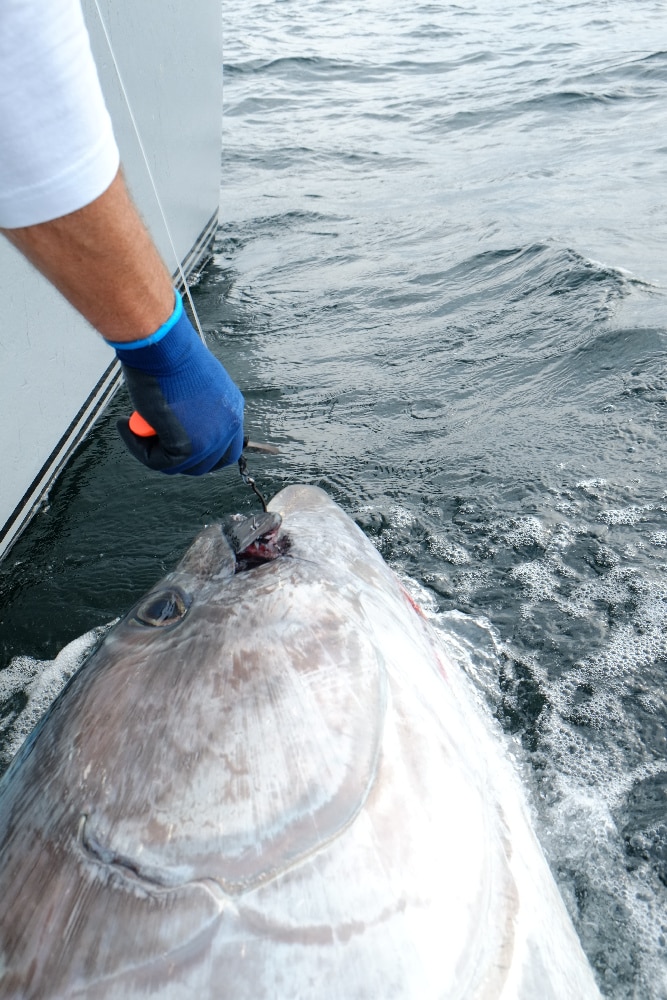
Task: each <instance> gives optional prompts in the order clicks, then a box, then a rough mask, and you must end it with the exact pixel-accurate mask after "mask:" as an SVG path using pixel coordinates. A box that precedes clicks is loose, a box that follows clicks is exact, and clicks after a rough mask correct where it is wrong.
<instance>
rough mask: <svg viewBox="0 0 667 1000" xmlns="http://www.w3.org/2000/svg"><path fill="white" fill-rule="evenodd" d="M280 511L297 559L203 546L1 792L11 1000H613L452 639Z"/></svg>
mask: <svg viewBox="0 0 667 1000" xmlns="http://www.w3.org/2000/svg"><path fill="white" fill-rule="evenodd" d="M269 509H270V511H273V512H275V513H277V514H279V515H280V518H281V519H282V523H281V526H280V528H279V531H278V534H277V535H276V536H275V538H274V543H275V544H274V554H277V557H276V558H256V559H254V560H249V561H246V562H245V563H244V562H243V561H242V560H241V559H239V558H236V557H235V555H234V552H233V550H232V548H231V546H230V544H229V542H228V540H227V538H226V537H225V534H224V533H223V531H222V529H221V528H220V526H211V527H209V528H207V529H205V530H204V532H202V533H201V534H200V535H199V536H198V537H197V539H196V540H195V542H194V543H193V545H192V547H191V548H190V549H189V550H188V552H187V553H186V555H185V556H184V558H183V559H182V561H181V563H180V564H179V566H178V567H177V568H176V570H175V571H174V572H173V573H171V574H169V575H168V576H167V577H166V578H165V579H164V580H162V581H161V582H160V583H159V584H158V585H157V586H156V587H155V588H153V590H152V591H151V592H150V593H149V594H148V595H147V596H146V597H145V598H143V599H142V601H140V602H139V603H138V604H137V605H136V606H135V608H133V609H132V611H130V612H129V614H128V615H127V616H126V617H125V618H124V619H123V620H122V621H121V622H120V623H119V624H118V625H117V626H116V627H115V628H114V629H113V630H112V631H111V632H110V633H109V634H108V636H107V637H106V639H105V640H104V642H103V643H102V644H101V646H100V647H99V648H98V649H97V650H96V651H95V652H94V654H93V655H92V656H91V658H90V659H89V660H88V661H87V663H86V664H85V665H84V666H83V667H82V669H81V670H80V671H79V672H78V673H77V674H76V675H75V676H74V677H73V678H72V680H71V681H70V682H69V684H68V686H67V687H66V688H65V690H64V691H63V693H62V694H61V695H60V697H59V698H58V699H57V701H56V702H55V703H54V705H53V706H52V707H51V709H50V710H49V712H48V713H47V714H46V716H45V717H44V719H43V720H42V722H41V723H40V724H39V726H38V727H37V729H36V730H35V732H34V733H33V734H32V736H31V737H30V738H29V739H28V740H27V741H26V744H24V746H23V748H22V749H21V751H20V752H19V754H18V755H17V757H16V758H15V760H14V762H13V763H12V765H11V767H10V769H9V770H8V772H7V773H6V774H5V776H4V778H3V780H2V782H1V783H0V901H1V903H0V906H1V910H0V997H3V998H5V997H12V998H15V997H16V998H18V997H20V998H25V1000H28V998H31V1000H32V998H40V1000H44V998H51V997H67V998H105V1000H107V998H109V1000H110V998H123V1000H128V998H144V997H160V998H167V1000H186V998H187V1000H191V998H193V997H196V998H198V1000H206V998H221V1000H226V998H230V1000H232V998H233V1000H264V998H266V1000H268V998H271V1000H280V998H285V1000H294V998H310V997H312V998H317V1000H379V998H381V1000H442V998H447V1000H450V998H452V1000H453V998H462V1000H463V998H465V1000H491V998H502V1000H510V998H512V1000H514V998H517V1000H524V998H525V1000H529V998H535V1000H537V998H539V1000H548V998H551V997H553V998H557V1000H566V998H572V1000H575V998H576V1000H586V998H597V997H599V993H598V991H597V987H596V985H595V981H594V978H593V975H592V972H591V970H590V967H589V965H588V963H587V961H586V958H585V956H584V954H583V952H582V950H581V946H580V944H579V941H578V939H577V936H576V933H575V931H574V928H573V926H572V924H571V921H570V919H569V917H568V915H567V912H566V910H565V907H564V904H563V902H562V899H561V897H560V895H559V893H558V890H557V888H556V885H555V883H554V881H553V878H552V876H551V874H550V872H549V869H548V866H547V864H546V862H545V859H544V857H543V855H542V852H541V850H540V847H539V845H538V843H537V841H536V839H535V836H534V833H533V831H532V828H531V825H530V821H529V818H528V814H527V811H526V807H525V804H524V801H523V798H522V796H521V792H520V789H519V787H518V785H517V782H516V779H515V778H514V777H513V775H512V773H511V770H510V768H509V764H507V762H504V763H503V761H502V760H501V759H500V758H501V757H502V754H501V751H500V750H499V745H498V743H497V741H496V740H495V739H494V738H491V737H490V736H489V734H488V732H487V729H486V727H485V724H484V723H483V721H482V720H481V718H480V714H479V711H478V709H477V708H476V706H475V705H474V704H473V701H472V699H471V698H470V696H469V695H468V694H467V693H466V688H465V683H464V682H463V680H462V678H461V677H459V676H458V673H457V670H458V668H457V667H455V666H454V665H453V664H452V663H451V662H450V661H449V660H448V658H447V656H446V653H445V652H444V648H443V646H442V644H441V642H440V641H439V639H438V636H437V634H436V633H435V632H434V630H433V629H432V628H431V626H430V625H429V624H428V622H427V621H426V620H425V618H424V616H423V615H422V614H420V613H419V610H418V609H417V608H416V607H415V606H414V604H413V603H412V602H411V600H410V599H409V597H408V595H407V594H406V592H405V590H404V589H403V587H402V585H401V584H400V582H399V581H398V579H397V578H396V576H395V575H394V574H393V573H392V571H391V570H390V569H389V568H388V567H387V566H386V564H385V563H384V562H383V560H382V559H381V557H380V556H379V554H378V553H377V552H376V550H375V549H374V547H373V546H372V544H371V543H370V542H369V541H368V539H366V538H365V536H364V535H363V533H362V532H361V531H360V530H359V529H358V528H357V526H356V525H355V524H354V523H353V521H352V520H351V519H350V518H349V517H347V515H345V514H344V513H343V511H342V510H341V509H340V508H339V507H337V506H336V505H335V504H334V503H333V502H332V501H331V500H330V499H329V498H328V497H327V496H326V495H325V494H324V493H323V492H322V491H320V490H317V489H315V488H313V487H300V486H299V487H290V488H288V489H286V490H283V491H282V492H281V493H280V494H278V496H277V497H276V498H274V500H273V501H272V502H271V504H270V505H269ZM276 520H277V519H276Z"/></svg>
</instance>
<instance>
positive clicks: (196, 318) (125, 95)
mask: <svg viewBox="0 0 667 1000" xmlns="http://www.w3.org/2000/svg"><path fill="white" fill-rule="evenodd" d="M93 2H94V4H95V9H96V10H97V16H98V17H99V19H100V24H101V26H102V31H103V32H104V38H105V39H106V43H107V48H108V49H109V55H110V56H111V61H112V63H113V67H114V70H115V71H116V77H117V78H118V84H119V86H120V89H121V93H122V95H123V99H124V101H125V106H126V107H127V111H128V114H129V116H130V121H131V122H132V128H133V129H134V134H135V136H136V139H137V143H138V144H139V149H140V151H141V155H142V157H143V161H144V165H145V167H146V172H147V174H148V179H149V180H150V182H151V187H152V188H153V194H154V195H155V201H156V204H157V207H158V209H159V210H160V215H161V216H162V222H163V224H164V228H165V232H166V234H167V239H168V240H169V245H170V247H171V252H172V254H173V255H174V259H175V261H176V267H177V269H178V276H179V278H180V280H181V283H182V285H183V290H184V292H185V296H186V298H187V300H188V303H189V305H190V309H191V310H192V315H193V318H194V321H195V326H196V327H197V332H198V334H199V336H200V337H201V339H202V341H203V342H204V343H206V337H205V336H204V331H203V330H202V327H201V323H200V322H199V316H198V315H197V310H196V309H195V304H194V302H193V301H192V295H191V294H190V288H189V285H188V282H187V279H186V277H185V272H184V270H183V265H182V264H181V259H180V257H179V255H178V253H177V251H176V247H175V245H174V241H173V239H172V236H171V229H170V228H169V223H168V222H167V215H166V213H165V210H164V207H163V205H162V199H161V198H160V194H159V192H158V189H157V185H156V183H155V179H154V177H153V171H152V170H151V167H150V163H149V161H148V156H147V154H146V150H145V148H144V144H143V142H142V139H141V133H140V132H139V126H138V125H137V121H136V119H135V117H134V112H133V111H132V105H131V104H130V98H129V96H128V93H127V90H126V89H125V83H124V82H123V76H122V74H121V71H120V66H119V65H118V61H117V59H116V54H115V52H114V50H113V45H112V44H111V38H110V36H109V32H108V31H107V26H106V23H105V21H104V18H103V17H102V11H101V10H100V5H99V3H98V0H93Z"/></svg>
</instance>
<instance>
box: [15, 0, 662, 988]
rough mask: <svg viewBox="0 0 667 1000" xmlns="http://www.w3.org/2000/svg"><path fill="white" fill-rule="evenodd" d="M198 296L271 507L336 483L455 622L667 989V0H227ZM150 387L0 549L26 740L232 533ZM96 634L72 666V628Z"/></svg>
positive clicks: (630, 971) (505, 729)
mask: <svg viewBox="0 0 667 1000" xmlns="http://www.w3.org/2000/svg"><path fill="white" fill-rule="evenodd" d="M224 20H225V67H224V87H225V112H224V121H223V146H224V153H223V160H222V173H221V178H222V180H221V212H220V218H221V224H220V228H219V232H218V235H217V239H216V242H215V246H214V252H213V256H212V258H211V260H210V261H209V262H208V264H207V265H206V267H205V268H204V269H203V270H202V272H201V273H200V274H199V275H197V276H196V279H195V282H194V287H193V296H194V301H195V305H196V309H197V311H198V314H199V316H200V318H201V322H202V324H203V326H204V329H205V331H206V333H207V337H208V341H209V343H210V345H211V346H212V348H213V349H214V350H215V351H216V353H217V354H218V355H219V356H220V358H221V359H223V361H224V363H225V364H226V366H227V367H228V369H229V371H230V372H231V374H232V375H233V377H234V378H235V379H236V381H237V382H238V383H239V385H240V386H241V387H242V389H243V391H244V393H245V397H246V403H247V410H246V413H247V430H248V432H249V433H250V435H251V437H253V438H257V439H260V440H264V441H270V442H272V443H273V444H276V445H278V446H279V447H280V455H279V456H259V457H252V458H251V460H250V461H251V471H252V473H253V475H254V476H255V478H256V479H257V481H258V483H259V485H260V487H261V488H262V489H263V490H264V491H265V492H266V493H267V494H268V495H271V494H273V493H274V492H276V491H277V490H278V489H280V488H281V487H282V486H284V485H286V484H288V483H296V482H308V483H316V484H318V485H320V486H322V487H324V489H326V490H327V491H328V492H329V493H330V494H331V495H332V496H333V497H334V498H335V499H336V500H337V501H338V502H339V503H341V504H342V506H343V507H344V508H345V509H346V510H347V511H348V512H349V513H350V514H352V516H353V517H355V519H356V520H357V522H358V523H359V524H360V525H361V527H362V528H363V529H364V531H366V532H367V533H368V535H369V536H370V537H371V538H372V539H373V541H374V543H375V544H376V545H377V547H378V549H379V550H380V552H381V553H382V554H383V555H384V557H385V558H386V559H387V560H388V562H389V563H390V564H391V565H392V566H394V567H395V568H396V569H397V570H398V571H399V573H400V574H402V575H403V576H404V577H405V578H406V579H407V580H408V581H410V583H411V585H412V586H413V588H414V591H415V592H416V593H418V594H419V595H420V599H421V600H422V601H423V603H424V604H425V605H426V607H427V610H428V611H429V613H431V614H432V615H434V617H435V618H436V620H437V621H438V623H439V625H440V626H441V627H442V628H443V629H444V630H445V631H446V632H447V633H448V634H449V635H450V636H451V647H452V651H453V654H454V655H456V656H457V657H458V659H459V661H460V662H461V663H462V665H463V666H464V668H465V669H466V670H467V671H468V673H469V674H470V675H471V677H472V678H473V680H474V682H475V684H476V685H477V687H478V690H479V692H480V693H481V696H482V698H483V701H484V704H485V706H486V710H487V711H488V714H489V717H490V719H491V724H493V725H495V726H497V728H498V731H499V733H501V738H502V739H503V740H504V741H505V742H506V743H507V744H508V746H509V748H510V750H511V752H512V754H513V755H514V757H515V760H516V762H517V767H518V768H519V770H520V772H521V774H522V780H523V782H524V783H525V787H526V789H527V792H528V795H529V797H530V800H531V803H532V807H533V809H534V811H535V815H536V827H537V830H538V834H539V837H540V839H541V842H542V844H543V846H544V849H545V851H546V853H547V856H548V858H549V861H550V864H551V866H552V869H553V871H554V873H555V876H556V879H557V881H558V883H559V885H560V887H561V891H562V893H563V896H564V898H565V900H566V903H567V905H568V908H569V910H570V912H571V914H572V917H573V919H574V922H575V925H576V927H577V929H578V932H579V934H580V936H581V940H582V942H583V945H584V948H585V950H586V953H587V954H588V956H589V958H590V960H591V962H592V964H593V966H594V969H595V971H596V974H597V977H598V981H599V983H600V987H601V989H602V992H603V994H604V995H605V997H609V998H617V1000H620V998H628V997H632V998H638V1000H657V998H665V997H667V960H666V937H667V905H666V904H667V764H666V757H667V704H666V697H665V675H666V665H667V481H666V479H665V454H666V447H667V445H666V441H665V435H666V431H667V375H666V373H665V356H666V351H667V294H666V290H667V132H666V130H665V124H666V123H667V5H665V3H664V0H660V2H650V0H633V2H632V3H631V4H629V3H627V2H620V0H604V2H602V0H587V2H585V3H580V2H565V0H548V2H547V0H523V2H522V0H511V2H508V3H500V2H499V0H471V2H469V3H466V4H465V5H458V4H450V3H437V2H434V3H414V4H405V3H398V2H396V0H366V2H365V3H363V4H360V3H355V2H352V0H338V2H337V3H332V2H330V0H329V2H325V0H265V2H259V0H246V2H244V3H241V2H240V0H227V2H226V3H225V4H224ZM128 407H129V404H128V400H127V398H126V397H125V395H124V393H121V394H119V395H118V396H117V397H116V399H115V400H114V402H113V404H112V405H111V407H110V409H109V410H108V411H107V414H106V415H105V417H104V418H103V419H102V420H101V422H100V423H99V425H98V426H97V428H96V429H95V431H94V433H92V434H91V435H90V437H89V438H88V439H87V441H86V442H85V443H84V444H83V446H82V447H81V448H80V449H79V451H78V453H77V454H76V456H75V458H74V460H73V461H72V462H71V464H70V466H69V468H68V469H67V470H66V472H65V474H64V475H63V476H62V478H61V479H60V480H59V482H58V483H57V485H56V486H55V487H54V489H53V490H52V493H51V496H50V498H49V503H48V505H46V506H45V508H44V509H43V510H42V512H41V513H40V514H39V516H38V517H37V518H36V519H35V520H34V522H33V524H32V526H31V528H30V530H29V531H28V532H27V534H26V535H25V536H24V537H23V538H22V540H21V541H20V542H19V543H18V544H17V545H16V546H15V547H14V549H13V550H12V552H11V553H10V555H9V557H8V558H7V559H6V560H5V562H4V563H3V564H2V565H1V566H0V600H1V608H2V610H1V611H0V654H1V660H0V666H2V667H5V668H6V669H5V670H4V671H2V672H0V727H2V738H1V743H0V753H1V754H2V760H3V762H4V764H6V762H7V760H8V759H9V757H10V755H11V753H12V752H13V749H14V748H15V746H16V745H17V743H18V742H19V741H20V739H21V738H22V737H23V736H24V735H25V733H26V732H27V731H28V729H29V728H30V726H31V725H32V723H33V722H34V720H35V719H36V718H37V717H38V716H39V714H40V712H41V711H42V710H43V709H44V707H46V705H47V704H48V703H49V701H50V700H51V698H52V697H53V696H54V694H55V693H56V692H57V690H58V689H59V687H60V686H62V683H63V682H64V680H65V679H66V677H67V676H68V674H69V672H70V671H71V670H72V669H73V667H74V665H75V664H76V662H78V660H79V659H80V654H81V651H82V650H84V649H85V648H86V646H87V644H88V643H89V637H88V635H87V633H89V631H90V630H91V629H96V628H99V627H101V626H103V625H105V624H106V623H108V622H110V621H112V620H113V619H115V618H117V617H118V616H119V615H121V614H123V613H124V612H125V611H126V610H127V609H128V607H129V606H130V605H131V604H132V603H133V601H134V600H135V599H136V598H137V597H138V596H139V595H140V594H141V593H142V592H143V591H145V590H146V589H147V588H148V587H149V586H150V585H151V584H152V583H153V582H154V581H155V580H156V579H157V578H159V577H160V576H161V575H162V574H163V573H164V572H165V571H166V570H167V569H168V568H170V567H171V566H172V565H173V564H174V563H175V561H176V560H177V559H178V557H179V556H180V554H181V553H182V552H183V550H184V549H185V547H186V546H187V545H188V543H189V541H190V540H191V538H192V536H193V535H194V533H195V532H196V531H197V529H198V528H199V527H200V526H201V525H202V523H204V522H206V521H210V520H211V519H212V518H214V517H216V516H220V515H223V514H225V513H229V512H231V511H236V510H241V511H248V510H250V509H253V508H254V507H255V499H254V497H253V496H252V494H251V493H250V492H249V490H248V489H247V487H245V486H244V485H243V483H242V482H241V480H240V478H239V476H238V473H237V472H236V471H235V470H234V469H232V470H228V471H225V472H222V473H218V474H215V475H211V476H208V477H206V478H205V479H203V480H197V481H190V480H188V479H185V478H184V479H182V480H175V479H167V478H166V477H165V478H162V477H159V476H156V475H155V474H151V473H148V472H147V471H145V470H144V469H143V468H142V467H140V466H138V465H137V464H135V463H134V462H133V461H132V460H131V459H130V458H129V457H127V456H126V455H125V453H124V452H123V449H122V446H121V444H120V442H119V441H118V439H117V437H116V435H115V430H114V421H115V419H116V417H117V416H118V415H119V414H121V413H125V412H127V410H128ZM77 637H80V638H78V641H77V643H75V645H74V646H73V647H70V648H69V650H68V653H67V654H66V655H64V656H63V657H60V658H59V659H58V660H55V661H54V657H55V655H56V653H57V652H58V650H59V649H60V648H61V647H63V646H64V645H65V644H67V643H68V642H70V641H71V640H74V639H77Z"/></svg>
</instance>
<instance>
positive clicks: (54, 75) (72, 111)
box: [0, 0, 119, 229]
mask: <svg viewBox="0 0 667 1000" xmlns="http://www.w3.org/2000/svg"><path fill="white" fill-rule="evenodd" d="M118 165H119V155H118V147H117V145H116V141H115V139H114V135H113V129H112V126H111V119H110V118H109V113H108V111H107V109H106V105H105V103H104V98H103V96H102V91H101V89H100V84H99V80H98V77H97V70H96V68H95V63H94V61H93V57H92V53H91V51H90V42H89V39H88V33H87V31H86V27H85V24H84V20H83V14H82V12H81V6H80V2H79V0H0V227H4V228H7V229H11V228H16V227H18V226H30V225H34V224H35V223H38V222H47V221H48V220H50V219H55V218H57V217H58V216H61V215H66V214H68V213H69V212H74V211H75V210H76V209H78V208H82V207H83V206H84V205H87V204H89V203H90V202H91V201H94V199H95V198H97V197H99V195H101V194H102V193H103V192H104V191H105V190H106V189H107V188H108V186H109V185H110V184H111V181H112V180H113V179H114V177H115V175H116V172H117V170H118Z"/></svg>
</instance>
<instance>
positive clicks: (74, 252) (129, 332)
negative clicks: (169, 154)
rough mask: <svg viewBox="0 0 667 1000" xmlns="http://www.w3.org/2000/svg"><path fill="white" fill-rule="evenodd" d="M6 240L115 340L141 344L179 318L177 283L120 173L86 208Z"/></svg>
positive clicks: (15, 232)
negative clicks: (174, 284)
mask: <svg viewBox="0 0 667 1000" xmlns="http://www.w3.org/2000/svg"><path fill="white" fill-rule="evenodd" d="M2 232H3V233H4V235H5V236H6V237H7V239H8V240H10V242H11V243H13V244H14V246H15V247H16V248H17V249H18V250H20V251H21V253H22V254H23V255H24V256H25V257H27V258H28V260H29V261H30V262H31V263H32V264H33V265H34V266H35V267H36V268H37V270H38V271H41V273H42V274H43V275H44V276H45V277H46V278H48V280H49V281H50V282H51V283H52V284H53V285H55V287H56V288H57V289H58V291H59V292H61V293H62V295H64V296H65V298H66V299H67V300H68V301H69V302H70V303H71V304H72V305H73V306H74V308H75V309H77V310H78V312H80V313H81V314H82V315H83V316H85V317H86V319H87V320H88V322H89V323H91V324H92V326H94V327H95V329H96V330H99V332H100V333H101V334H102V336H103V337H105V338H106V339H107V340H111V341H118V342H123V341H132V340H140V339H141V338H143V337H147V336H149V335H150V334H152V333H154V332H155V331H156V330H157V329H158V327H160V326H161V325H162V324H163V323H164V322H166V320H167V319H168V318H169V316H170V315H171V313H172V312H173V309H174V290H173V288H172V284H171V278H170V276H169V274H168V272H167V269H166V268H165V266H164V264H163V263H162V260H161V258H160V256H159V254H158V252H157V250H156V249H155V246H154V244H153V242H152V240H151V238H150V236H149V235H148V233H147V232H146V229H145V227H144V225H143V223H142V221H141V219H140V218H139V215H138V213H137V211H136V209H135V207H134V205H133V204H132V202H131V200H130V197H129V195H128V193H127V189H126V187H125V184H124V181H123V178H122V175H121V173H120V172H118V174H116V177H115V178H114V180H113V181H112V183H111V185H110V187H108V188H107V190H106V191H105V192H104V193H103V194H102V195H100V197H99V198H96V199H95V200H94V201H93V202H91V203H90V204H89V205H86V206H85V207H84V208H80V209H78V210H77V211H75V212H71V213H70V214H69V215H63V216H61V217H60V218H58V219H52V220H51V221H50V222H42V223H39V224H38V225H34V226H24V227H22V228H19V229H3V230H2Z"/></svg>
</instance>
